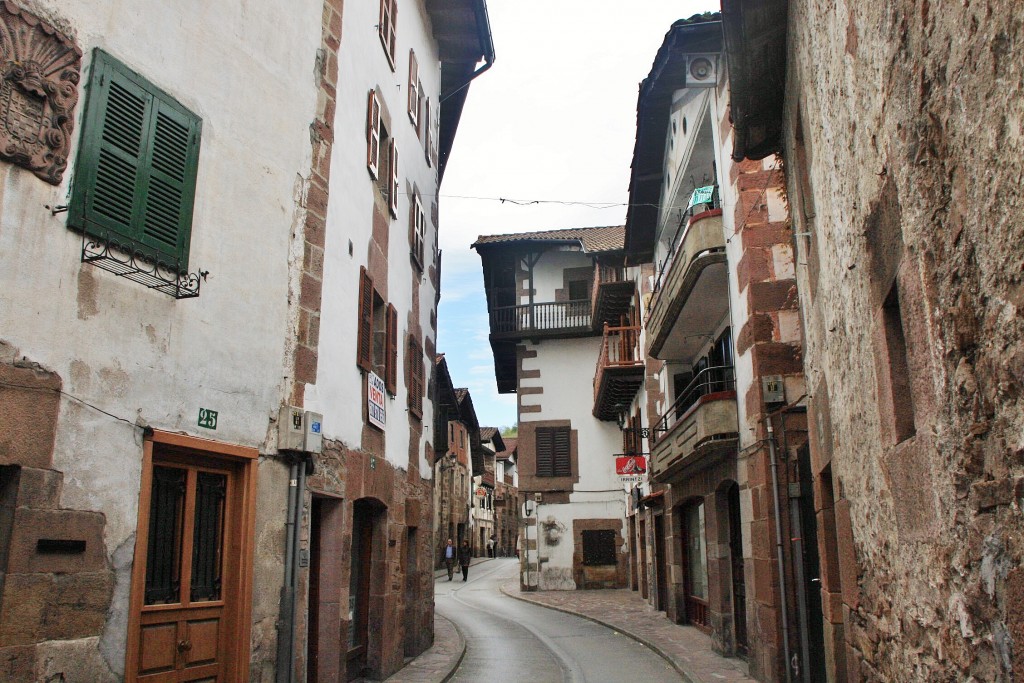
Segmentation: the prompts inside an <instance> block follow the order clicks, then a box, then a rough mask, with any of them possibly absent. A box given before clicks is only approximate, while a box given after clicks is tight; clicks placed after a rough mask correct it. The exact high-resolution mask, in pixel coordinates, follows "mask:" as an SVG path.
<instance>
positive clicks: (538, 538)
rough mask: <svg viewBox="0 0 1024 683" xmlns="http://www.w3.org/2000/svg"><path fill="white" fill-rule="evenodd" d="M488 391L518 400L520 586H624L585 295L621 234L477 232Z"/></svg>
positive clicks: (612, 438)
mask: <svg viewBox="0 0 1024 683" xmlns="http://www.w3.org/2000/svg"><path fill="white" fill-rule="evenodd" d="M474 248H475V249H477V250H478V252H479V253H480V255H481V259H482V260H483V264H484V281H485V287H486V289H487V296H488V310H489V312H490V316H491V346H492V349H493V350H494V354H495V374H496V378H497V382H498V390H499V392H511V391H515V392H516V393H517V395H518V412H519V415H518V418H519V432H518V439H517V445H516V456H517V460H516V468H517V471H518V484H519V492H520V499H521V500H524V501H525V510H524V512H526V514H525V522H526V526H525V527H524V536H523V538H522V539H521V541H520V558H521V563H522V576H521V585H522V586H523V587H524V589H526V590H531V589H534V590H536V589H540V590H572V589H577V588H589V587H613V586H624V585H625V582H626V575H627V574H626V573H627V567H626V558H627V553H626V546H625V542H626V534H625V529H624V521H625V499H626V497H625V492H624V488H623V485H622V483H621V482H620V480H619V477H618V476H617V475H616V473H615V467H614V464H615V460H614V458H613V455H614V454H616V453H620V452H621V449H622V438H621V433H620V431H619V429H618V426H617V424H616V423H615V422H614V421H604V420H601V419H598V418H597V417H595V403H594V395H595V389H594V380H595V377H594V366H595V363H597V362H598V360H599V359H600V357H601V355H602V348H603V344H604V340H605V338H604V336H602V325H601V324H596V325H595V317H594V314H593V311H594V302H593V296H592V295H593V294H594V292H595V284H594V283H595V278H596V277H597V275H598V265H599V259H604V258H605V257H607V256H608V255H613V254H615V253H616V252H618V253H621V248H622V228H621V227H619V228H615V227H612V228H582V229H575V230H557V231H548V232H541V233H523V234H519V235H505V236H493V237H481V238H479V239H478V240H477V242H476V243H475V244H474Z"/></svg>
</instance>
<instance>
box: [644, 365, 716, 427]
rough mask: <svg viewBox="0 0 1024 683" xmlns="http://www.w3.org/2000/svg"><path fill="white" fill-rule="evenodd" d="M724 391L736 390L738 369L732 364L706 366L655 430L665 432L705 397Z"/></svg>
mask: <svg viewBox="0 0 1024 683" xmlns="http://www.w3.org/2000/svg"><path fill="white" fill-rule="evenodd" d="M724 391H732V392H735V391H736V371H735V369H734V367H733V366H732V365H721V366H718V367H713V368H705V369H703V370H701V371H700V372H698V373H697V374H696V375H695V376H694V378H693V379H692V380H690V383H689V384H688V385H686V388H685V389H683V391H682V393H680V394H679V397H678V398H676V402H675V403H673V404H672V406H671V407H670V408H669V409H668V410H667V411H665V414H664V415H662V416H661V418H660V419H659V420H658V424H657V425H656V426H655V428H654V430H655V432H657V433H660V434H664V433H665V432H667V431H669V430H670V429H672V427H674V426H675V424H676V423H677V422H678V421H679V420H680V419H682V417H683V416H684V415H687V414H688V413H689V412H690V409H691V408H693V407H694V406H695V405H696V404H697V403H698V402H699V401H700V400H701V399H702V398H703V397H705V396H707V395H709V394H717V393H720V392H724Z"/></svg>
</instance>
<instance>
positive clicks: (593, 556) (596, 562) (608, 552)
mask: <svg viewBox="0 0 1024 683" xmlns="http://www.w3.org/2000/svg"><path fill="white" fill-rule="evenodd" d="M620 538H621V535H620V534H619V532H618V531H616V530H615V529H584V530H583V531H581V532H580V554H581V555H582V556H583V560H582V561H583V566H584V567H609V566H615V565H617V564H618V563H619V552H618V550H619V546H620V545H621V541H619V539H620ZM588 539H590V541H591V543H597V544H598V546H599V547H597V548H593V547H590V548H588V546H589V545H590V543H588V542H587V541H588ZM616 541H619V542H618V543H617V542H616ZM604 560H611V561H610V562H607V561H604Z"/></svg>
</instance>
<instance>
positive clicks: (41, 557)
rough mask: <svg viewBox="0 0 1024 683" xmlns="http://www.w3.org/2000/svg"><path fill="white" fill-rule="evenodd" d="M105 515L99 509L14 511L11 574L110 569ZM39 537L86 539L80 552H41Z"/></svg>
mask: <svg viewBox="0 0 1024 683" xmlns="http://www.w3.org/2000/svg"><path fill="white" fill-rule="evenodd" d="M104 524H105V518H104V516H103V515H102V514H100V513H98V512H83V511H80V510H34V509H32V508H18V509H17V510H15V511H14V526H13V532H12V534H11V545H10V549H9V554H8V558H7V568H8V571H9V572H11V573H15V574H16V573H50V572H52V573H58V574H62V573H79V572H102V571H105V570H106V569H107V559H106V558H107V551H106V547H105V545H104V543H103V526H104ZM40 539H45V540H54V541H84V542H85V551H84V552H81V553H77V552H75V553H54V552H39V549H38V543H39V541H40Z"/></svg>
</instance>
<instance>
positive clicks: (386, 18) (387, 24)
mask: <svg viewBox="0 0 1024 683" xmlns="http://www.w3.org/2000/svg"><path fill="white" fill-rule="evenodd" d="M397 22H398V0H380V23H378V24H377V34H378V35H379V36H380V44H381V45H382V46H383V47H384V55H385V56H386V57H387V58H388V65H389V66H390V67H391V70H392V71H394V70H395V25H396V24H397Z"/></svg>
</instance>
